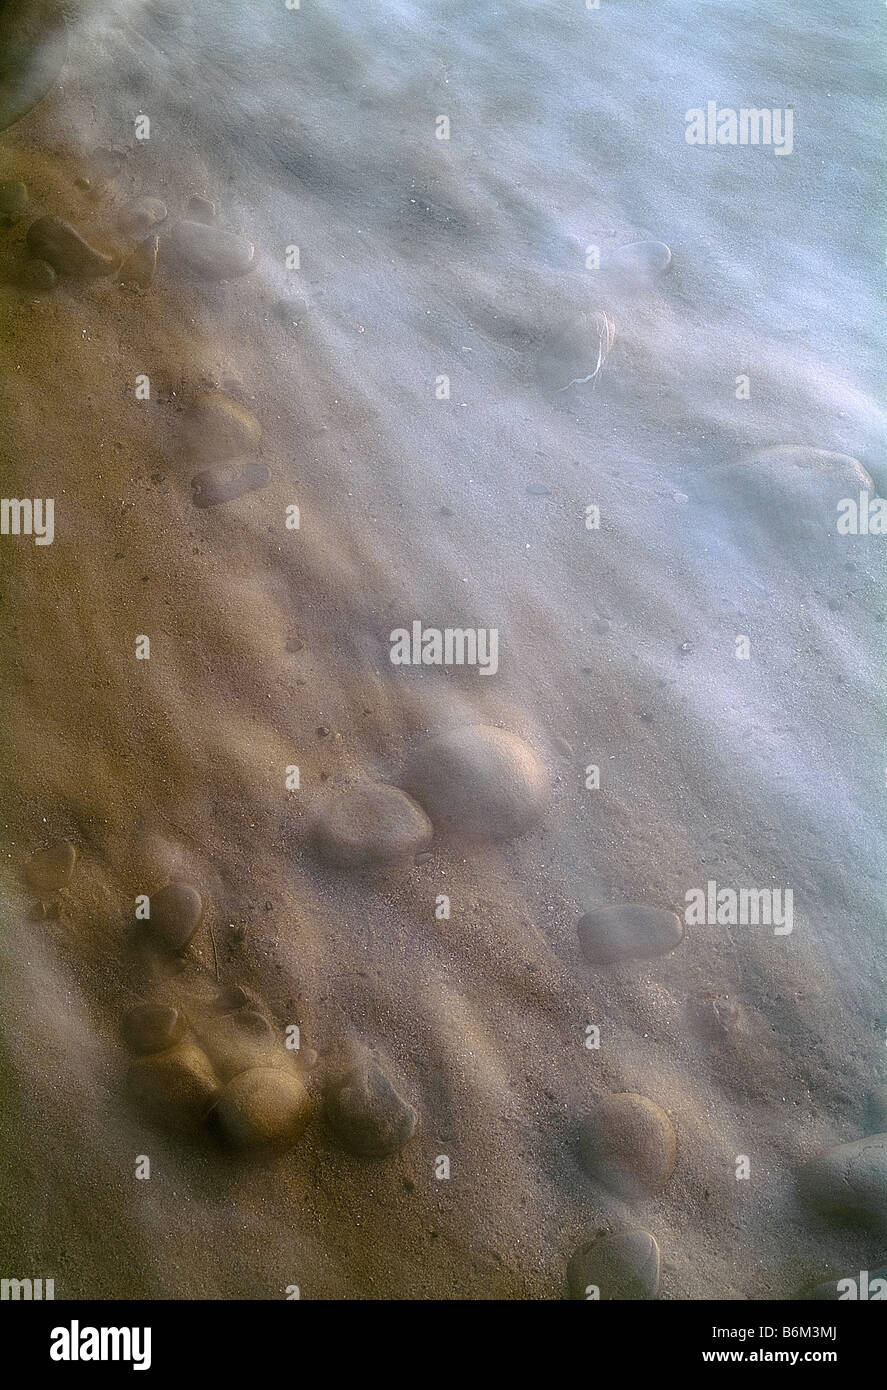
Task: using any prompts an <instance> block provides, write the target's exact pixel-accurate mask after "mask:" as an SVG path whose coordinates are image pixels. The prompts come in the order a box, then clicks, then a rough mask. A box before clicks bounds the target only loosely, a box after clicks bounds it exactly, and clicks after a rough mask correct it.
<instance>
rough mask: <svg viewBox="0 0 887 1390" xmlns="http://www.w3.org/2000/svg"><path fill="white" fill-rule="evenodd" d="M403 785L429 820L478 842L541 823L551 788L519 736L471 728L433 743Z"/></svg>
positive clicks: (477, 726)
mask: <svg viewBox="0 0 887 1390" xmlns="http://www.w3.org/2000/svg"><path fill="white" fill-rule="evenodd" d="M404 786H405V787H406V789H407V791H409V792H410V793H411V794H412V795H413V796H414V797H415V798H416V800H417V801H418V802H419V804H420V805H421V806H423V807H424V808H425V810H426V811H427V812H428V814H429V815H430V816H431V819H432V820H433V821H439V822H441V823H443V824H444V825H447V826H449V827H452V828H454V829H457V830H459V831H461V832H463V833H464V834H467V835H470V836H474V837H476V838H479V839H510V838H511V837H512V836H514V835H520V834H521V833H522V832H523V831H525V830H528V829H529V828H530V826H532V825H534V824H535V823H536V822H537V821H538V820H540V819H541V817H542V815H543V814H544V812H545V809H546V807H547V805H548V800H549V797H550V794H551V787H550V782H549V777H548V772H547V770H546V768H545V765H544V763H543V762H542V760H541V758H540V757H539V756H538V754H537V753H536V752H535V751H534V750H533V749H532V748H531V747H530V745H529V744H528V743H526V742H525V741H524V740H523V739H521V738H518V736H517V734H512V733H509V732H508V731H507V730H506V729H497V728H494V727H493V726H492V725H483V724H473V725H468V726H467V727H462V728H458V729H453V730H451V731H450V732H449V733H446V734H442V735H441V736H440V737H438V738H435V739H432V740H431V741H430V742H429V743H427V744H426V745H425V746H424V748H421V749H420V750H419V751H418V753H416V754H415V756H414V757H413V758H412V760H411V762H410V764H409V766H408V768H407V773H406V777H405V779H404Z"/></svg>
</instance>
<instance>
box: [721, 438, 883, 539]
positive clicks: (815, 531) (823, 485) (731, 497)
mask: <svg viewBox="0 0 887 1390" xmlns="http://www.w3.org/2000/svg"><path fill="white" fill-rule="evenodd" d="M694 487H695V489H696V491H697V495H698V496H699V498H700V500H702V501H704V502H708V503H711V504H713V505H716V506H717V508H718V512H719V514H721V513H723V512H725V510H726V515H727V517H728V519H729V520H730V521H731V523H732V524H733V525H735V526H736V527H738V528H739V531H740V534H742V532H743V530H744V529H746V528H748V527H751V528H752V530H753V534H760V533H763V534H764V535H765V536H770V535H774V534H776V535H779V536H782V537H784V538H785V539H786V540H787V541H790V542H792V543H793V544H794V545H795V546H796V547H798V548H799V549H801V550H802V551H805V550H808V549H809V547H810V543H811V540H814V541H815V540H817V539H819V540H827V541H829V542H830V543H838V542H843V543H844V545H843V546H842V547H841V548H842V549H844V548H846V544H847V542H848V539H849V540H852V539H854V538H848V537H845V536H841V535H840V534H839V532H838V529H837V524H838V519H839V513H838V503H839V502H840V501H841V500H842V499H844V498H847V497H852V498H854V499H856V500H857V501H858V499H859V494H860V493H861V492H867V493H868V494H869V496H870V497H874V496H876V495H877V491H878V489H877V488H876V486H875V484H874V483H873V481H872V479H871V478H870V476H869V474H868V473H867V472H866V470H865V469H864V468H863V466H862V464H861V463H859V462H858V461H857V460H856V459H855V458H852V457H851V456H850V455H849V454H838V453H832V452H829V451H828V450H826V449H811V448H807V447H806V446H803V445H799V446H795V445H779V446H778V447H777V448H774V449H763V450H761V451H760V452H759V453H756V454H752V455H750V456H748V457H746V458H743V459H739V460H737V461H736V462H735V463H728V464H723V465H719V466H718V467H716V468H707V469H705V470H703V471H702V472H700V473H699V474H697V477H696V480H695V483H694ZM722 524H723V523H722Z"/></svg>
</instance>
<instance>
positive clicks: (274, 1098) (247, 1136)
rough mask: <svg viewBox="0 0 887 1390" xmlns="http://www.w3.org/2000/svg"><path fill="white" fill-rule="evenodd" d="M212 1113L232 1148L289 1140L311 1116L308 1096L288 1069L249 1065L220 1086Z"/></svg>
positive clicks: (298, 1134) (298, 1132) (296, 1134)
mask: <svg viewBox="0 0 887 1390" xmlns="http://www.w3.org/2000/svg"><path fill="white" fill-rule="evenodd" d="M214 1114H215V1117H216V1120H217V1122H218V1124H219V1127H220V1128H221V1131H222V1133H223V1135H224V1136H225V1138H226V1139H228V1141H229V1142H230V1143H231V1144H233V1145H234V1147H235V1148H239V1149H245V1148H254V1147H260V1146H265V1145H284V1144H292V1143H295V1141H296V1140H297V1139H298V1138H299V1136H300V1135H301V1133H302V1131H303V1130H304V1128H305V1126H306V1125H307V1123H308V1121H309V1119H310V1118H311V1098H310V1096H309V1095H308V1092H307V1091H306V1090H305V1087H304V1086H303V1085H302V1083H301V1081H300V1080H299V1079H298V1077H297V1076H294V1075H293V1074H292V1073H291V1072H288V1071H282V1070H279V1069H278V1068H276V1067H250V1068H249V1069H248V1070H247V1071H242V1072H241V1073H240V1074H239V1075H238V1076H235V1077H234V1078H233V1079H232V1080H231V1081H229V1082H228V1084H227V1085H226V1086H225V1087H224V1088H223V1089H222V1092H221V1094H220V1095H219V1099H218V1102H217V1104H216V1107H215V1111H214Z"/></svg>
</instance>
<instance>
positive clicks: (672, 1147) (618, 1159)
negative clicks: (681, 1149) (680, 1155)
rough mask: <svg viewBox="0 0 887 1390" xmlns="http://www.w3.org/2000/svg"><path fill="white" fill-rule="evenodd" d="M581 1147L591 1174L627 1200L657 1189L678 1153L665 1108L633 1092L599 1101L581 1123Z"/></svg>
mask: <svg viewBox="0 0 887 1390" xmlns="http://www.w3.org/2000/svg"><path fill="white" fill-rule="evenodd" d="M579 1148H580V1153H581V1156H582V1163H583V1166H584V1167H585V1169H586V1171H587V1172H588V1173H589V1174H590V1176H591V1177H593V1178H596V1179H597V1180H598V1181H599V1182H602V1183H603V1184H604V1186H605V1187H608V1188H609V1189H610V1190H611V1191H612V1192H615V1193H616V1194H617V1195H618V1196H620V1197H624V1198H626V1199H627V1200H633V1199H634V1200H637V1199H640V1198H643V1197H652V1196H654V1195H655V1194H656V1193H657V1192H661V1191H662V1189H663V1187H665V1184H666V1183H667V1182H668V1180H669V1178H670V1177H671V1175H672V1173H673V1172H674V1166H675V1160H676V1157H677V1139H676V1137H675V1132H674V1129H673V1127H672V1123H671V1120H670V1119H669V1118H668V1116H667V1115H666V1113H665V1111H664V1110H662V1109H661V1108H660V1107H659V1106H658V1105H656V1104H654V1102H653V1101H652V1100H648V1099H647V1097H646V1096H639V1095H635V1094H633V1093H632V1092H621V1093H618V1094H614V1095H608V1096H605V1097H604V1098H603V1100H601V1101H600V1102H599V1104H598V1105H597V1107H596V1108H595V1109H594V1110H593V1111H592V1113H591V1115H589V1116H588V1118H587V1119H586V1120H584V1121H583V1123H582V1125H581V1126H580V1131H579Z"/></svg>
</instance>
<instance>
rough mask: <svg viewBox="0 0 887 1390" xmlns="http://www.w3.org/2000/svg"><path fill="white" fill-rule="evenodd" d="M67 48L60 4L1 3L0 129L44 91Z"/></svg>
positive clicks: (53, 77)
mask: <svg viewBox="0 0 887 1390" xmlns="http://www.w3.org/2000/svg"><path fill="white" fill-rule="evenodd" d="M35 9H36V10H37V11H38V13H37V14H36V15H35V13H34V11H35ZM67 51H68V33H67V28H66V26H65V19H64V15H63V13H62V10H61V7H60V6H58V5H56V4H52V5H47V4H45V3H40V4H38V5H36V6H35V5H34V4H29V5H21V4H18V5H0V130H5V129H6V127H7V126H11V125H12V124H13V123H14V122H15V121H17V120H19V119H20V117H22V116H24V115H25V113H26V112H27V111H30V109H31V107H32V106H36V104H37V102H38V101H40V99H41V97H43V96H45V95H46V93H47V92H48V91H49V88H50V87H51V86H52V85H53V84H54V82H55V80H56V78H57V77H58V75H59V72H60V71H61V69H62V65H63V63H64V61H65V57H66V55H67Z"/></svg>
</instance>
